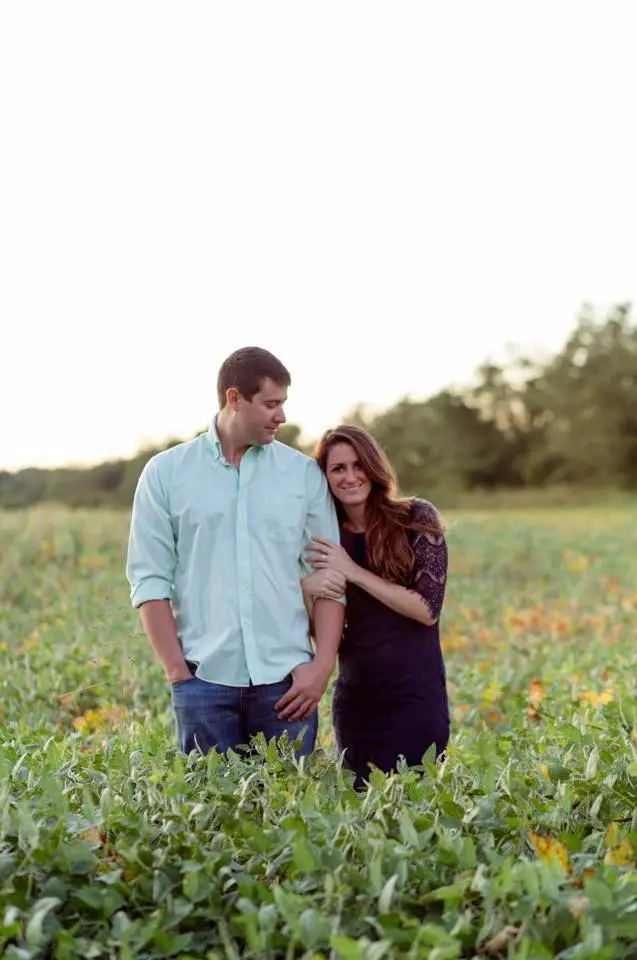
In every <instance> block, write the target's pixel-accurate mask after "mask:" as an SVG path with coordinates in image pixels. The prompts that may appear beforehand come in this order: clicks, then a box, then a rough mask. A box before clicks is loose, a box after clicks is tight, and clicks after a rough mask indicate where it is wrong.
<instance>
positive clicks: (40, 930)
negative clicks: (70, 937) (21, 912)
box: [25, 897, 61, 949]
mask: <svg viewBox="0 0 637 960" xmlns="http://www.w3.org/2000/svg"><path fill="white" fill-rule="evenodd" d="M60 903H61V900H59V899H58V898H57V897H43V898H42V899H41V900H37V901H36V903H35V906H34V907H33V910H32V911H31V913H30V916H29V920H28V922H27V929H26V935H25V940H26V943H27V946H28V947H30V948H31V949H34V948H37V947H40V946H41V945H42V944H43V943H45V942H46V941H47V940H48V939H49V936H48V935H47V933H46V931H45V929H44V924H45V921H46V919H47V917H48V916H49V914H50V913H51V911H52V910H55V908H56V907H59V906H60Z"/></svg>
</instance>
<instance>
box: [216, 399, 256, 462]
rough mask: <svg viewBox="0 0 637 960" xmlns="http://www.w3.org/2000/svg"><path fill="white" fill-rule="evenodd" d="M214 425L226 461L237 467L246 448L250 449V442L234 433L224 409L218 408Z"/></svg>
mask: <svg viewBox="0 0 637 960" xmlns="http://www.w3.org/2000/svg"><path fill="white" fill-rule="evenodd" d="M216 426H217V436H218V437H219V443H220V444H221V452H222V453H223V455H224V457H225V458H226V460H227V461H228V463H231V464H232V465H233V466H234V467H236V468H237V469H239V464H240V463H241V457H242V456H243V455H244V453H245V452H246V450H249V449H250V444H249V443H246V442H245V440H244V439H243V438H242V437H239V436H237V435H236V431H235V430H233V429H232V420H231V418H230V417H228V416H227V415H226V413H225V411H224V410H220V411H219V413H218V414H217V424H216Z"/></svg>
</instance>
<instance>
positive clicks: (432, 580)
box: [310, 502, 447, 626]
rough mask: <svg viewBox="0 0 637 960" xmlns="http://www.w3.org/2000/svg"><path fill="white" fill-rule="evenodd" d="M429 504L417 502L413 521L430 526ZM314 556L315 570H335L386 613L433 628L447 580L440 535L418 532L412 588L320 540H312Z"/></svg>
mask: <svg viewBox="0 0 637 960" xmlns="http://www.w3.org/2000/svg"><path fill="white" fill-rule="evenodd" d="M429 511H434V508H433V507H432V506H431V505H430V504H426V503H420V502H418V503H417V505H416V510H415V516H414V521H415V522H416V523H418V522H421V523H423V524H426V523H431V516H430V514H429ZM311 549H312V551H313V552H314V554H315V556H314V558H313V559H311V560H310V563H311V565H312V566H313V567H315V568H316V569H317V570H318V571H323V570H336V571H339V572H340V573H342V574H343V575H344V576H345V577H346V578H347V581H348V583H353V584H354V585H355V586H357V587H360V588H361V590H365V592H366V593H369V594H370V595H371V596H372V597H375V598H376V599H377V600H379V601H380V602H381V603H384V604H385V606H387V607H389V608H390V610H394V611H395V612H396V613H400V614H402V616H404V617H409V618H410V619H412V620H417V621H418V622H419V623H424V624H426V625H427V626H433V625H434V624H435V623H436V622H437V621H438V619H439V617H440V612H441V610H442V604H443V601H444V595H445V586H446V581H447V543H446V540H445V537H444V534H442V533H437V534H435V533H418V534H416V536H415V538H414V541H413V550H414V560H415V563H414V585H413V587H402V586H400V584H398V583H392V582H391V581H390V580H385V579H383V577H379V576H378V575H377V574H375V573H372V572H371V571H369V570H365V569H364V568H363V567H360V566H359V565H358V564H357V563H354V561H353V560H352V559H351V557H350V556H349V555H348V554H347V553H346V551H345V550H344V549H343V548H342V547H339V546H337V545H336V544H334V543H332V542H331V541H329V540H326V539H323V538H315V545H314V546H312V547H311Z"/></svg>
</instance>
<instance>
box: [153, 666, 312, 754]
mask: <svg viewBox="0 0 637 960" xmlns="http://www.w3.org/2000/svg"><path fill="white" fill-rule="evenodd" d="M291 686H292V677H291V676H288V677H286V678H285V680H282V681H281V683H264V684H256V685H253V686H250V687H225V686H222V685H221V684H219V683H208V682H207V681H206V680H200V679H199V677H193V678H192V679H191V680H180V681H179V682H178V683H175V684H173V686H172V688H171V690H172V701H173V709H174V711H175V719H176V722H177V740H178V742H179V749H180V750H181V751H182V753H186V754H188V753H190V751H191V750H195V749H199V750H201V752H202V753H204V754H205V753H208V751H209V750H211V749H212V748H213V747H216V748H217V750H218V751H219V753H225V752H226V751H227V750H228V748H229V747H232V749H233V750H235V751H236V752H237V753H239V752H241V751H240V750H238V747H239V745H240V744H249V743H250V739H251V738H252V737H254V736H256V734H257V733H263V734H264V736H265V738H266V740H270V739H271V738H272V737H276V738H277V739H278V738H279V737H280V736H281V735H282V734H283V732H284V731H287V734H288V738H289V740H290V741H294V740H296V738H297V737H298V735H299V734H300V732H301V730H302V729H303V727H306V728H307V729H306V731H305V734H304V736H303V741H302V744H301V747H300V748H299V749H297V751H296V755H297V757H301V756H307V755H308V754H310V753H311V752H312V750H313V749H314V743H315V741H316V731H317V726H318V712H317V711H316V710H314V711H313V712H312V713H311V715H310V716H309V717H308V718H307V719H306V720H293V721H290V720H279V719H278V717H277V715H276V710H275V709H274V705H275V703H277V701H278V700H280V699H281V697H282V696H283V694H285V693H287V692H288V690H289V689H290V687H291Z"/></svg>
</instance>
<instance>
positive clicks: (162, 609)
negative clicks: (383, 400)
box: [127, 347, 449, 785]
mask: <svg viewBox="0 0 637 960" xmlns="http://www.w3.org/2000/svg"><path fill="white" fill-rule="evenodd" d="M290 383H291V379H290V374H289V373H288V371H287V369H286V368H285V367H284V366H283V364H282V363H281V362H280V361H279V360H278V359H277V358H276V357H274V356H273V355H272V354H271V353H269V352H268V351H266V350H262V349H260V348H257V347H246V348H243V349H241V350H237V351H236V352H235V353H233V354H231V355H230V356H229V357H228V358H227V359H226V360H225V361H224V363H223V364H222V366H221V369H220V370H219V376H218V382H217V390H218V399H219V412H218V414H217V416H216V417H215V419H214V421H213V423H212V425H211V427H210V429H209V431H208V432H207V433H204V434H202V435H200V436H198V437H196V438H195V439H194V440H190V441H188V442H186V443H181V444H178V445H177V446H175V447H172V448H170V449H169V450H165V451H163V452H162V453H159V454H157V455H156V456H154V457H152V458H151V459H150V460H149V461H148V463H147V464H146V466H145V468H144V470H143V472H142V474H141V476H140V479H139V482H138V485H137V489H136V492H135V499H134V504H133V513H132V520H131V529H130V537H129V545H128V559H127V577H128V580H129V583H130V586H131V600H132V604H133V606H134V607H136V608H139V611H140V617H141V621H142V625H143V628H144V631H145V633H146V635H147V636H148V638H149V640H150V642H151V644H152V646H153V648H154V650H155V653H156V655H157V656H158V658H159V660H160V661H161V663H162V665H163V667H164V671H165V675H166V679H167V680H168V682H169V683H170V685H171V693H172V703H173V708H174V712H175V718H176V726H177V737H178V741H179V746H180V749H181V750H182V751H183V752H184V753H189V752H190V751H191V750H193V749H195V748H198V749H200V750H201V751H202V752H203V753H207V752H208V751H209V750H210V749H211V748H212V747H213V746H216V747H217V749H218V750H219V751H220V752H222V753H223V752H225V751H226V750H227V749H228V748H233V749H237V748H238V747H239V745H241V744H247V743H248V742H249V740H250V739H251V738H252V737H253V736H255V735H256V734H257V733H259V732H262V733H263V734H264V735H265V737H266V739H268V740H269V739H270V738H271V737H273V736H274V737H277V738H278V737H280V736H281V735H282V734H283V732H284V731H287V733H288V736H289V738H290V740H295V739H297V738H300V736H301V734H302V733H303V730H305V732H304V733H303V738H302V740H301V745H300V747H299V748H298V750H297V753H298V754H299V755H307V754H309V753H311V752H312V750H313V749H314V744H315V739H316V731H317V722H318V717H317V707H318V704H319V701H320V699H321V697H322V695H323V694H324V692H325V690H326V688H327V685H328V681H329V678H330V676H331V674H332V672H333V670H334V667H335V665H336V660H337V655H338V660H339V672H338V678H337V680H336V685H335V690H334V698H333V718H334V726H335V732H336V740H337V746H338V749H339V752H342V751H345V760H344V762H345V765H346V766H347V767H348V768H349V769H352V770H354V771H355V773H356V780H357V784H358V785H361V784H362V782H363V780H364V779H365V778H367V777H368V776H369V765H370V764H373V765H374V766H376V767H379V768H380V769H381V770H385V771H390V770H392V769H396V765H397V761H398V758H399V757H400V756H404V757H405V759H406V761H407V763H409V764H418V763H420V761H421V759H422V755H423V754H424V753H425V751H426V750H427V749H428V748H429V747H430V746H431V745H432V744H435V748H436V752H437V753H438V754H439V753H441V752H442V751H443V750H444V749H445V746H446V744H447V740H448V735H449V713H448V706H447V692H446V682H445V671H444V664H443V660H442V655H441V651H440V642H439V636H438V626H437V621H438V617H439V615H440V610H441V606H442V602H443V598H444V590H445V580H446V564H447V552H446V543H445V539H444V535H443V530H442V526H441V523H440V520H439V518H438V515H437V513H436V511H435V509H434V508H433V507H432V506H431V505H430V504H428V503H426V502H423V501H418V500H413V501H405V500H399V499H396V498H395V496H394V479H393V473H392V470H391V467H390V465H389V463H388V461H387V459H386V458H385V456H384V454H383V453H382V451H381V450H380V448H379V446H378V444H377V443H376V442H375V440H374V439H373V438H372V437H371V436H369V434H367V433H366V432H365V431H363V430H361V429H359V428H357V427H352V426H346V427H339V428H338V429H336V430H332V431H328V432H327V433H326V434H325V435H324V437H323V438H322V440H321V441H320V443H319V447H318V451H317V455H316V459H315V460H313V459H311V458H310V457H307V456H305V455H304V454H302V453H300V452H299V451H296V450H293V449H292V448H291V447H288V446H286V445H285V444H282V443H278V442H277V441H275V435H276V432H277V429H278V427H279V426H280V425H281V424H283V423H285V414H284V412H283V406H284V404H285V401H286V399H287V389H288V387H289V385H290ZM341 544H342V545H341ZM308 615H309V622H308ZM345 621H347V622H345ZM310 634H311V635H312V637H313V638H314V645H315V650H314V651H313V650H312V644H311V640H310Z"/></svg>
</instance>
